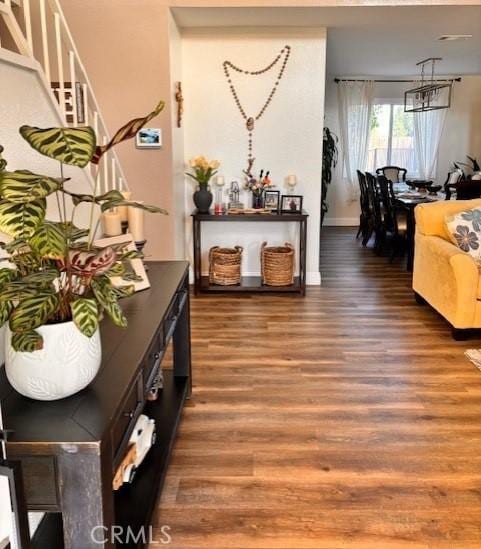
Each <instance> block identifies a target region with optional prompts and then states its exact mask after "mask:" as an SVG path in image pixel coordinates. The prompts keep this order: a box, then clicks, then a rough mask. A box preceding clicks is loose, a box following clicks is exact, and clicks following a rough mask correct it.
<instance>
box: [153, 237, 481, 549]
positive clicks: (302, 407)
mask: <svg viewBox="0 0 481 549" xmlns="http://www.w3.org/2000/svg"><path fill="white" fill-rule="evenodd" d="M354 234H355V230H354V229H332V228H327V229H325V230H324V231H323V235H322V266H323V267H322V280H323V285H322V287H321V288H309V289H308V293H307V297H306V298H304V299H303V298H302V297H297V296H291V295H289V296H287V295H286V296H279V297H276V296H272V295H254V296H245V295H239V296H235V297H234V296H232V295H226V296H218V295H215V296H202V297H198V298H194V299H193V302H192V317H193V325H192V336H193V364H194V396H193V399H192V401H191V402H190V405H189V406H188V408H186V410H185V414H184V418H183V422H182V425H181V428H180V435H179V438H178V440H177V443H176V446H175V450H174V453H173V460H172V464H171V467H170V471H169V474H168V478H167V482H166V486H165V490H164V494H163V498H162V501H161V502H160V504H159V507H158V512H157V514H156V517H155V532H156V535H157V539H158V540H160V539H161V535H160V527H161V526H162V525H168V526H170V528H171V535H172V538H173V541H172V543H171V544H170V545H169V547H175V548H181V549H189V548H192V549H193V548H218V549H227V548H236V549H248V548H278V549H280V548H282V549H295V548H315V549H328V548H329V549H332V548H365V549H372V548H383V549H384V548H393V547H400V548H404V547H407V548H411V547H413V548H433V549H434V548H435V549H438V548H462V549H469V548H479V547H481V372H480V371H478V370H477V369H476V368H475V367H474V366H473V365H472V364H471V363H470V362H469V361H468V360H467V359H466V358H465V357H464V356H463V352H464V351H465V349H466V348H469V347H481V340H480V339H474V340H471V341H468V342H455V341H453V340H452V339H451V336H450V330H449V327H448V325H447V324H446V323H445V322H444V321H443V319H442V318H440V317H439V316H438V315H437V314H436V313H435V312H434V311H433V310H432V309H430V308H429V307H420V306H419V305H416V304H415V302H414V299H413V296H412V292H411V289H410V275H409V273H407V272H406V271H405V270H404V267H403V266H401V264H400V263H395V264H393V265H390V264H389V263H388V261H387V259H386V258H380V257H376V256H375V255H374V254H373V253H372V251H371V250H369V249H363V248H362V247H361V245H360V243H359V241H356V240H355V239H354ZM435 283H436V281H435V280H433V284H435ZM159 543H160V541H159ZM152 547H157V545H155V546H154V545H153V546H152Z"/></svg>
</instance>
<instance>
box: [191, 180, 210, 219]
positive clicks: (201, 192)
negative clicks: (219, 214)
mask: <svg viewBox="0 0 481 549" xmlns="http://www.w3.org/2000/svg"><path fill="white" fill-rule="evenodd" d="M212 200H213V196H212V193H211V192H210V190H209V188H208V187H207V186H205V185H202V186H200V187H199V189H197V190H196V191H195V193H194V204H195V207H196V208H197V211H198V212H199V213H209V210H210V206H211V204H212Z"/></svg>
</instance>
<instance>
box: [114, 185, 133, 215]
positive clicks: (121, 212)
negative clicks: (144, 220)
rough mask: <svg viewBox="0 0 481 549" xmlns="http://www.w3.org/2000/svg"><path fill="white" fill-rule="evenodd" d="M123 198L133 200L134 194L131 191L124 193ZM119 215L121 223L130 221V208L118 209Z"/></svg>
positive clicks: (122, 207)
mask: <svg viewBox="0 0 481 549" xmlns="http://www.w3.org/2000/svg"><path fill="white" fill-rule="evenodd" d="M121 194H122V196H123V197H124V198H125V200H130V199H131V198H132V193H131V192H130V191H122V192H121ZM117 210H118V212H119V214H120V221H122V222H125V221H127V220H128V213H127V210H128V206H119V207H118V208H117Z"/></svg>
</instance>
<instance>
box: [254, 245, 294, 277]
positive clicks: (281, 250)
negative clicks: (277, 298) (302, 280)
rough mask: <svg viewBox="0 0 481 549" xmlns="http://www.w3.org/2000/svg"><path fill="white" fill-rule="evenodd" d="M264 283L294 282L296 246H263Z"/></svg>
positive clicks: (262, 266)
mask: <svg viewBox="0 0 481 549" xmlns="http://www.w3.org/2000/svg"><path fill="white" fill-rule="evenodd" d="M261 268H262V284H266V285H267V286H290V285H291V284H293V283H294V248H293V246H292V244H289V242H286V243H285V245H284V246H267V242H264V243H263V244H262V246H261Z"/></svg>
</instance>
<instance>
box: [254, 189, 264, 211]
mask: <svg viewBox="0 0 481 549" xmlns="http://www.w3.org/2000/svg"><path fill="white" fill-rule="evenodd" d="M252 207H253V208H254V209H256V210H260V209H261V208H263V207H264V194H263V193H261V194H255V193H252Z"/></svg>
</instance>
